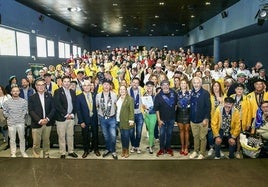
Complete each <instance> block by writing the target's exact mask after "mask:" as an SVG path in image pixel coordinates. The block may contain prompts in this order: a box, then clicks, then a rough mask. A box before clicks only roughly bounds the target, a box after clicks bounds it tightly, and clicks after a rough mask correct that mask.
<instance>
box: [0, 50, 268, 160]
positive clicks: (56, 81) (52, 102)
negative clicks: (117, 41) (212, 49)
mask: <svg viewBox="0 0 268 187" xmlns="http://www.w3.org/2000/svg"><path fill="white" fill-rule="evenodd" d="M229 63H230V62H229V60H225V61H224V62H223V63H222V62H221V61H220V62H218V63H215V64H213V63H212V61H211V59H210V58H209V57H204V56H203V55H199V54H195V53H193V52H191V51H190V50H187V51H186V52H185V51H184V50H183V49H182V48H180V49H179V50H178V51H176V50H166V49H162V50H160V49H157V48H151V49H150V50H147V49H146V48H144V49H143V50H142V51H138V50H135V49H134V50H127V49H126V48H116V49H114V50H112V51H99V50H97V51H92V52H91V53H89V52H87V53H85V54H84V55H83V57H81V58H70V59H69V60H68V61H67V62H66V63H63V64H59V65H57V66H56V68H54V66H53V65H50V66H49V67H48V68H47V67H44V68H42V69H41V70H39V73H38V75H37V76H38V77H37V78H36V80H35V81H34V76H36V75H34V74H33V72H32V71H31V69H27V70H26V72H25V73H26V77H25V78H22V79H21V87H19V86H18V84H19V83H18V80H17V78H16V76H11V77H10V79H9V84H8V85H7V86H6V88H4V87H3V86H0V88H1V89H0V102H1V103H0V104H1V110H0V111H1V112H2V114H3V116H4V118H5V119H6V121H5V119H3V120H1V121H0V123H6V124H7V127H8V128H7V129H8V135H9V138H10V151H11V157H16V140H15V139H16V133H17V132H18V135H19V139H20V151H21V155H22V156H23V157H27V156H28V155H27V154H26V152H25V139H24V134H25V131H24V129H25V128H24V127H25V124H26V125H30V126H31V132H32V138H33V149H32V150H33V156H34V157H44V158H48V157H49V149H50V141H49V138H50V132H51V126H52V125H54V124H55V125H56V127H57V134H58V141H59V150H60V155H61V156H60V158H65V157H66V156H71V157H74V158H77V157H78V155H77V154H76V153H75V152H74V125H75V124H79V125H80V126H81V130H82V136H83V149H84V153H83V155H82V158H86V157H87V156H88V154H89V153H90V151H91V150H93V151H94V154H95V155H96V156H101V154H100V152H99V148H98V139H99V137H98V131H99V127H100V128H101V130H102V133H103V136H104V139H105V146H106V150H105V151H104V152H103V154H102V156H103V157H106V156H108V155H111V156H112V157H113V158H114V159H118V155H117V151H116V137H117V135H118V134H117V130H118V129H119V131H120V133H119V135H120V137H121V144H122V152H121V157H124V158H128V157H129V156H130V154H131V153H134V152H136V153H137V154H140V153H141V152H142V149H141V145H140V143H141V138H142V130H143V125H144V124H145V125H146V130H147V131H148V152H149V153H150V154H153V153H154V149H155V146H154V145H155V139H159V140H160V147H159V150H158V151H157V152H156V156H158V157H159V156H161V155H163V154H169V155H171V156H173V155H174V152H173V150H172V148H171V137H172V133H173V128H174V125H178V127H179V134H178V136H179V137H180V144H181V145H180V151H179V154H180V155H183V156H189V158H191V159H194V158H197V159H204V158H205V157H206V156H207V153H206V150H207V147H209V151H208V156H212V155H214V157H215V159H219V158H221V157H222V156H223V153H222V152H221V147H222V146H221V145H222V144H223V143H226V144H227V146H228V147H229V155H228V157H229V158H235V157H236V158H240V156H241V154H240V149H241V148H240V143H239V134H240V132H242V131H251V133H252V134H254V133H256V132H257V133H260V134H263V138H264V139H265V138H267V133H268V123H267V122H266V121H268V120H267V119H266V116H267V115H268V114H267V111H266V110H267V107H266V105H267V103H268V93H267V92H266V88H267V86H266V84H267V79H266V78H267V77H266V75H265V69H264V68H263V65H262V63H261V62H257V63H256V65H255V66H254V67H253V68H252V69H251V70H249V69H247V68H246V65H245V62H244V61H243V60H239V61H233V62H231V65H230V64H229ZM257 110H260V111H261V112H259V114H260V115H261V117H259V118H258V120H257V119H256V113H257ZM0 117H1V113H0ZM1 119H2V118H1ZM2 121H3V122H2ZM4 121H5V122H4ZM256 124H257V125H256ZM2 132H3V133H4V135H5V134H6V129H4V128H2ZM190 132H191V133H190ZM91 135H92V138H91ZM190 136H193V147H194V150H193V152H192V153H191V154H190V151H189V149H190V141H189V139H190ZM41 141H42V143H43V145H42V148H43V155H42V156H41V155H40V154H41V149H40V147H41V146H40V144H41ZM66 145H67V149H66ZM214 153H215V154H214Z"/></svg>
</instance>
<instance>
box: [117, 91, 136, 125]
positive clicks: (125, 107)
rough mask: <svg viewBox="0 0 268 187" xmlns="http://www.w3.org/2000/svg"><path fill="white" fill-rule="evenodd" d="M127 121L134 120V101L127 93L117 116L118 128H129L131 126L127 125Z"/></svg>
mask: <svg viewBox="0 0 268 187" xmlns="http://www.w3.org/2000/svg"><path fill="white" fill-rule="evenodd" d="M129 121H134V101H133V98H132V97H130V96H129V95H126V97H125V99H124V101H123V104H122V107H121V110H120V116H119V128H120V129H130V128H133V127H134V125H133V126H129Z"/></svg>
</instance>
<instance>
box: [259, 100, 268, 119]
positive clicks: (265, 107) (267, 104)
mask: <svg viewBox="0 0 268 187" xmlns="http://www.w3.org/2000/svg"><path fill="white" fill-rule="evenodd" d="M261 110H262V112H263V114H264V115H265V116H266V117H267V116H268V101H263V102H262V103H261Z"/></svg>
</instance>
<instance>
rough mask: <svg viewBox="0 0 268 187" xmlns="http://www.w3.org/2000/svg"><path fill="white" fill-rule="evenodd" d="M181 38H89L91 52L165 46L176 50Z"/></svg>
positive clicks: (180, 44) (181, 42) (181, 43)
mask: <svg viewBox="0 0 268 187" xmlns="http://www.w3.org/2000/svg"><path fill="white" fill-rule="evenodd" d="M183 42H184V40H183V37H178V36H174V37H172V36H163V37H95V38H91V47H92V49H93V50H95V49H102V50H105V49H106V47H107V46H111V48H115V47H129V46H146V47H147V49H148V48H150V47H158V48H161V49H162V48H163V46H164V45H167V46H168V48H169V49H178V48H179V47H182V46H183Z"/></svg>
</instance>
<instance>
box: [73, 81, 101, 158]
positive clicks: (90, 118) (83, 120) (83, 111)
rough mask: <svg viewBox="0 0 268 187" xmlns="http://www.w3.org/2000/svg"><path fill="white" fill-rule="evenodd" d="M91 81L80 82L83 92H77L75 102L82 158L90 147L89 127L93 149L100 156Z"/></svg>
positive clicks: (86, 154)
mask: <svg viewBox="0 0 268 187" xmlns="http://www.w3.org/2000/svg"><path fill="white" fill-rule="evenodd" d="M90 86H91V82H90V81H89V80H85V81H84V82H83V84H82V87H83V90H84V91H83V93H81V94H79V95H78V96H77V99H76V104H77V116H78V124H80V126H81V128H82V135H83V146H84V153H83V155H82V158H86V157H87V156H88V154H89V152H90V151H89V149H90V128H91V129H92V135H93V141H92V144H93V149H94V153H95V155H96V156H100V152H99V150H98V123H97V121H95V120H94V116H95V115H97V110H96V101H95V97H94V95H93V93H91V92H90V90H91V87H90Z"/></svg>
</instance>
